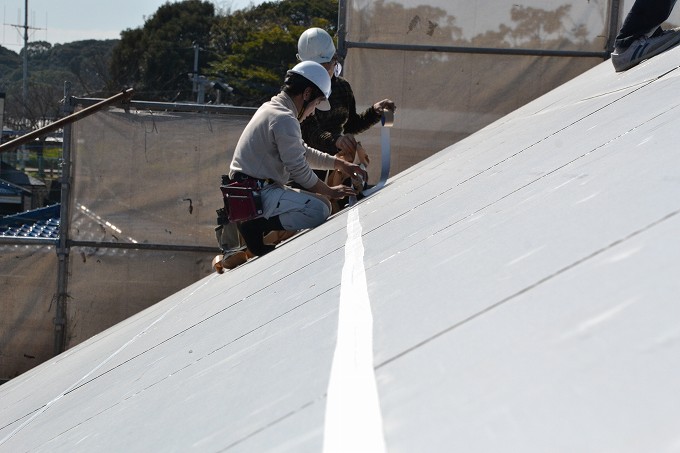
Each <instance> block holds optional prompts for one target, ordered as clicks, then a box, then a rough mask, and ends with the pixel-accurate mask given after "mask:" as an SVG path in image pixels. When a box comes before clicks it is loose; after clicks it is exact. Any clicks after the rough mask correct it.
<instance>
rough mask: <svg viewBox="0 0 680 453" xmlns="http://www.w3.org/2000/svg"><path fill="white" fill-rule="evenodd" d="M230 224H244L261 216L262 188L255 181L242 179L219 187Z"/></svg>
mask: <svg viewBox="0 0 680 453" xmlns="http://www.w3.org/2000/svg"><path fill="white" fill-rule="evenodd" d="M220 190H221V191H222V196H224V205H225V206H226V208H227V211H228V218H229V221H230V222H245V221H246V220H252V219H255V218H257V217H260V216H261V215H262V197H261V196H260V191H261V190H262V186H261V184H260V182H259V181H258V180H257V179H244V180H242V181H236V182H231V183H229V184H227V185H222V186H220Z"/></svg>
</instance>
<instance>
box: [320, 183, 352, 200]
mask: <svg viewBox="0 0 680 453" xmlns="http://www.w3.org/2000/svg"><path fill="white" fill-rule="evenodd" d="M328 189H329V192H328V194H327V196H328V197H329V198H331V199H334V200H339V199H340V198H345V197H349V196H350V195H356V194H357V192H356V190H354V189H353V188H352V187H347V186H343V185H342V184H340V185H339V186H333V187H329V188H328Z"/></svg>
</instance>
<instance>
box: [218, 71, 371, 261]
mask: <svg viewBox="0 0 680 453" xmlns="http://www.w3.org/2000/svg"><path fill="white" fill-rule="evenodd" d="M330 92H331V79H330V76H329V75H328V71H326V69H324V68H323V66H321V65H320V64H318V63H315V62H312V61H306V62H302V63H299V64H298V65H296V66H295V67H294V68H293V69H291V70H290V71H288V72H287V73H286V78H285V80H284V84H283V88H282V91H281V92H280V93H279V94H278V95H277V96H274V97H273V98H272V99H271V100H270V101H269V102H266V103H264V104H263V105H262V106H261V107H260V108H259V109H258V110H257V112H256V113H255V115H254V116H253V118H252V119H251V120H250V122H249V123H248V125H247V126H246V127H245V129H244V130H243V133H242V134H241V137H240V138H239V141H238V144H237V145H236V149H235V151H234V158H233V159H232V161H231V165H230V169H229V177H230V178H231V179H232V180H234V181H243V180H246V179H251V180H252V179H254V180H257V181H258V182H259V185H260V186H261V187H262V189H261V192H260V197H261V201H262V216H261V217H258V218H256V219H254V220H248V221H245V222H240V223H239V224H238V229H239V232H240V233H241V236H242V237H243V239H244V241H245V243H246V245H247V246H248V248H249V249H250V251H251V252H252V253H253V254H255V255H258V256H261V255H264V254H266V253H268V252H270V251H272V250H273V249H274V246H273V245H265V244H264V242H263V235H265V234H266V233H268V232H269V231H273V230H288V231H295V230H301V229H305V228H314V227H316V226H319V225H321V224H322V223H323V222H324V221H326V219H327V218H328V216H329V215H330V212H331V206H330V203H329V202H328V200H327V198H330V199H341V198H344V197H347V196H349V195H354V194H355V191H354V189H352V188H350V187H347V186H343V185H338V186H334V187H329V186H328V185H326V184H325V183H324V182H323V181H321V180H320V179H319V178H318V177H317V176H316V174H315V173H314V171H313V170H312V169H318V170H340V171H341V172H342V173H344V174H346V175H347V176H350V177H351V176H353V175H360V176H361V177H362V178H364V179H366V178H367V176H368V175H367V174H366V171H364V170H363V169H362V168H361V167H359V166H358V165H355V164H352V163H349V162H346V161H344V160H342V159H338V158H336V157H334V156H331V155H329V154H326V153H323V152H321V151H319V150H316V149H314V148H310V147H309V146H307V145H306V144H305V143H304V142H303V141H302V133H301V131H300V123H301V122H302V121H303V120H304V119H305V118H307V117H308V116H310V115H313V114H314V111H315V109H319V110H328V109H330V104H329V103H328V97H329V96H330ZM291 180H292V181H294V182H296V183H297V184H299V185H300V186H301V187H304V188H305V189H307V190H298V189H293V188H291V187H287V186H286V185H285V184H286V183H287V182H289V181H291ZM326 197H327V198H326Z"/></svg>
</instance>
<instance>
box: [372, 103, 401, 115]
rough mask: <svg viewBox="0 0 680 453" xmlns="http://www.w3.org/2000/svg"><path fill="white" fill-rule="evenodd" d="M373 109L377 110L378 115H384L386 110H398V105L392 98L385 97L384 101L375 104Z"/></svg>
mask: <svg viewBox="0 0 680 453" xmlns="http://www.w3.org/2000/svg"><path fill="white" fill-rule="evenodd" d="M373 110H375V111H376V113H377V114H378V115H382V114H383V112H384V111H385V110H392V112H394V111H395V110H397V105H396V104H395V103H394V102H392V101H391V100H390V99H383V100H382V101H380V102H376V103H375V104H373Z"/></svg>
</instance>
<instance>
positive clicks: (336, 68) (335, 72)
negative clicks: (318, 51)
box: [333, 63, 342, 77]
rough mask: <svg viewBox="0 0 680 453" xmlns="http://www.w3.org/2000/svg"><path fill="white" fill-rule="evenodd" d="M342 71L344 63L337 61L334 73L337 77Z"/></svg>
mask: <svg viewBox="0 0 680 453" xmlns="http://www.w3.org/2000/svg"><path fill="white" fill-rule="evenodd" d="M341 72H342V65H341V64H340V63H335V69H334V70H333V75H334V76H335V77H340V73H341Z"/></svg>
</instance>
